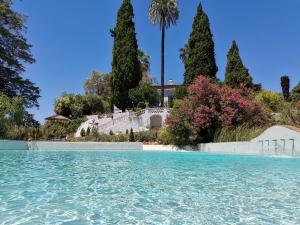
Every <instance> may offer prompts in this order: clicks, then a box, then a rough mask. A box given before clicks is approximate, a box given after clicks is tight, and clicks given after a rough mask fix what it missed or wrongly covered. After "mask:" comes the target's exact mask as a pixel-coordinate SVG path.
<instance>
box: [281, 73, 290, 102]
mask: <svg viewBox="0 0 300 225" xmlns="http://www.w3.org/2000/svg"><path fill="white" fill-rule="evenodd" d="M280 80H281V89H282V95H283V97H284V100H285V101H289V100H290V78H289V76H282V77H281V78H280Z"/></svg>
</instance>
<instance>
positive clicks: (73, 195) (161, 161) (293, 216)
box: [0, 151, 300, 225]
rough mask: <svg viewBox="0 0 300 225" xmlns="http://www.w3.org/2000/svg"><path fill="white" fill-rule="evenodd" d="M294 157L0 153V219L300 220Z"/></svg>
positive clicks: (299, 172)
mask: <svg viewBox="0 0 300 225" xmlns="http://www.w3.org/2000/svg"><path fill="white" fill-rule="evenodd" d="M299 189H300V159H293V158H268V157H255V156H233V155H209V154H201V153H184V152H178V153H168V152H164V153H163V152H137V151H136V152H135V151H132V152H109V151H107V152H84V151H82V152H78V151H77V152H30V151H0V202H1V204H0V224H80V225H81V224H222V225H223V224H241V225H242V224H250V225H251V224H253V225H254V224H255V225H256V224H262V225H264V224H266V225H267V224H270V225H276V224H300V192H299Z"/></svg>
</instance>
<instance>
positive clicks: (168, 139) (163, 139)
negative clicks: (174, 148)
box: [157, 128, 174, 145]
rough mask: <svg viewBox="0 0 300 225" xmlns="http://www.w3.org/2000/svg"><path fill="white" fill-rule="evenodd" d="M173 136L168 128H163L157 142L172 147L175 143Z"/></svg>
mask: <svg viewBox="0 0 300 225" xmlns="http://www.w3.org/2000/svg"><path fill="white" fill-rule="evenodd" d="M173 139H174V138H173V136H172V134H171V132H170V131H169V130H168V129H167V128H162V129H160V131H159V132H158V138H157V141H158V142H159V143H160V144H163V145H170V144H172V143H173V142H174V141H173Z"/></svg>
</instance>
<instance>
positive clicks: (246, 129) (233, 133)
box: [214, 124, 267, 142]
mask: <svg viewBox="0 0 300 225" xmlns="http://www.w3.org/2000/svg"><path fill="white" fill-rule="evenodd" d="M266 129H267V127H252V126H249V125H248V124H243V125H241V126H238V127H234V128H232V127H223V128H221V129H220V130H218V131H217V132H216V134H215V137H214V142H235V141H251V140H252V139H253V138H256V137H258V136H259V135H260V134H262V133H263V132H264V131H265V130H266Z"/></svg>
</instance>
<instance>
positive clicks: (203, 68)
mask: <svg viewBox="0 0 300 225" xmlns="http://www.w3.org/2000/svg"><path fill="white" fill-rule="evenodd" d="M181 58H182V59H183V63H184V67H185V74H184V82H185V84H190V83H192V82H193V80H194V79H195V78H196V77H197V76H199V75H200V74H205V75H206V76H208V77H210V78H215V77H216V73H217V71H218V67H217V65H216V61H215V45H214V41H213V35H212V33H211V30H210V24H209V19H208V16H207V15H206V13H205V12H204V11H203V9H202V5H201V4H199V6H198V11H197V15H196V17H195V19H194V23H193V30H192V33H191V34H190V38H189V40H188V43H187V44H186V46H185V48H184V49H182V53H181Z"/></svg>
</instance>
